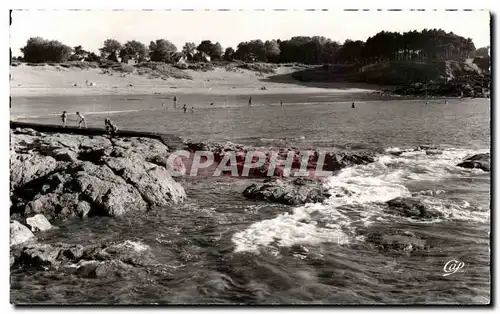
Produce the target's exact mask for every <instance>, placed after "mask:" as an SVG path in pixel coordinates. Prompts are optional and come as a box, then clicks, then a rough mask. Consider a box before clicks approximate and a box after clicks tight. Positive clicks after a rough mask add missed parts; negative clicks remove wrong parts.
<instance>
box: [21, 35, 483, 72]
mask: <svg viewBox="0 0 500 314" xmlns="http://www.w3.org/2000/svg"><path fill="white" fill-rule="evenodd" d="M21 51H22V53H23V54H24V60H25V61H27V62H65V61H67V60H89V61H94V60H96V59H98V58H99V56H97V55H96V54H95V53H93V52H88V51H85V50H83V49H82V47H81V46H77V47H74V48H71V47H69V46H66V45H64V44H62V43H60V42H59V41H54V40H52V41H48V40H45V39H43V38H40V37H36V38H30V39H29V40H28V42H27V43H26V46H25V47H23V48H22V49H21ZM99 52H100V57H101V58H106V59H109V60H114V61H118V60H119V59H118V58H121V60H123V61H125V60H128V59H130V58H133V59H135V60H137V61H139V62H141V61H144V60H151V61H159V62H176V61H178V60H179V58H180V57H182V56H185V57H186V58H187V59H188V60H200V56H208V57H210V59H211V60H214V61H216V60H227V61H231V60H241V61H246V62H254V61H260V62H273V63H290V62H297V63H305V64H331V63H350V64H351V63H363V64H367V63H375V62H382V61H395V60H445V59H446V60H457V61H463V60H465V59H466V58H468V57H473V56H475V55H478V56H488V55H489V47H483V48H480V49H477V50H476V48H475V46H474V43H473V42H472V39H470V38H464V37H462V36H459V35H456V34H454V33H453V32H451V33H447V32H445V31H444V30H441V29H430V30H428V29H424V30H423V31H420V32H419V31H409V32H405V33H398V32H386V31H382V32H379V33H377V34H376V35H375V36H372V37H369V38H368V39H367V40H366V41H361V40H357V41H353V40H349V39H348V40H346V41H345V42H344V43H343V44H340V43H338V42H336V41H333V40H331V39H329V38H325V37H322V36H314V37H306V36H296V37H292V38H291V39H289V40H283V41H282V40H279V39H278V40H268V41H265V42H263V41H262V40H260V39H257V40H251V41H247V42H241V43H240V44H238V46H237V48H236V50H234V49H233V48H231V47H228V48H226V49H225V51H224V50H223V48H222V46H221V44H220V43H218V42H216V43H212V42H211V41H210V40H204V41H202V42H201V43H200V44H199V45H198V46H196V44H195V43H192V42H187V43H186V44H185V45H184V46H183V47H182V49H181V51H178V50H177V47H176V46H175V45H174V44H173V43H171V42H170V41H168V40H165V39H158V40H156V41H151V42H150V44H149V46H147V47H146V45H145V44H143V43H141V42H139V41H136V40H131V41H127V42H126V43H125V44H121V43H120V42H118V41H117V40H115V39H107V40H106V41H104V45H103V47H102V48H100V49H99ZM201 60H203V58H201Z"/></svg>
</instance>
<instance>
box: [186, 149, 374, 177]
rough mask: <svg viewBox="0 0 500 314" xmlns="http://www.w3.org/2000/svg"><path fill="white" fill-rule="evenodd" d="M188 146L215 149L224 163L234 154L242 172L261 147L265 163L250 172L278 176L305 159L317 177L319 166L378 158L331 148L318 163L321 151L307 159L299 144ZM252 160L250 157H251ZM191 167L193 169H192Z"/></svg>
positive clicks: (339, 166)
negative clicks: (288, 162) (274, 162)
mask: <svg viewBox="0 0 500 314" xmlns="http://www.w3.org/2000/svg"><path fill="white" fill-rule="evenodd" d="M187 149H188V150H190V151H191V152H197V151H204V152H212V153H213V157H214V161H215V163H220V162H221V161H222V160H223V159H224V157H225V156H226V155H227V154H234V155H235V159H236V162H237V167H236V168H237V169H238V173H239V175H241V174H242V171H243V169H244V165H245V162H246V156H247V153H248V152H254V151H256V150H257V151H259V152H260V153H262V154H263V155H264V156H265V161H264V164H263V165H262V166H259V167H257V168H251V169H250V171H249V175H250V176H253V177H267V176H276V177H284V176H289V175H294V174H295V173H296V172H298V171H299V169H301V166H302V162H304V163H307V164H305V165H304V166H305V167H304V168H305V170H306V171H307V172H309V174H308V175H305V176H306V177H309V178H314V177H316V176H317V174H316V170H324V171H338V170H340V169H343V168H346V167H351V166H354V165H362V164H367V163H371V162H373V161H374V156H373V154H371V153H356V154H355V153H346V152H329V153H327V154H326V156H325V159H324V163H323V164H322V165H319V166H318V167H317V163H318V161H319V156H320V155H319V153H318V152H311V151H308V153H309V154H308V156H309V158H308V159H307V160H304V161H303V158H302V156H303V154H304V155H305V153H306V151H300V150H298V149H296V148H290V149H279V150H269V149H267V150H266V149H256V148H252V147H246V146H243V145H239V144H235V143H232V142H227V143H206V142H201V143H188V144H187ZM288 158H290V160H291V169H287V170H290V171H289V172H287V171H285V167H284V164H285V161H286V160H287V159H288ZM273 159H277V161H278V164H277V165H276V167H273V166H272V160H273ZM257 160H258V157H257V156H254V158H253V160H252V163H255V162H257ZM249 162H250V160H249ZM188 171H189V170H188Z"/></svg>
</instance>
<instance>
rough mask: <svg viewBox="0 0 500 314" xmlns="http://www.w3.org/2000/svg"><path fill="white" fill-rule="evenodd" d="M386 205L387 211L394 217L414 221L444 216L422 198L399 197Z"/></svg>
mask: <svg viewBox="0 0 500 314" xmlns="http://www.w3.org/2000/svg"><path fill="white" fill-rule="evenodd" d="M386 204H387V209H386V211H387V212H389V213H390V214H393V215H398V216H403V217H408V218H414V219H433V218H442V217H443V216H444V215H443V213H441V212H439V211H437V210H435V209H433V208H432V207H431V206H430V205H429V204H426V203H425V202H424V201H422V199H420V198H412V197H397V198H394V199H392V200H390V201H387V202H386Z"/></svg>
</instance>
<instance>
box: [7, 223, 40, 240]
mask: <svg viewBox="0 0 500 314" xmlns="http://www.w3.org/2000/svg"><path fill="white" fill-rule="evenodd" d="M34 238H35V235H34V234H33V232H31V231H30V229H28V227H26V226H24V225H22V224H21V223H20V222H18V221H15V220H11V221H10V245H11V246H12V245H18V244H21V243H24V242H26V241H29V240H33V239H34Z"/></svg>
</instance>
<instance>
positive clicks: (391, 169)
mask: <svg viewBox="0 0 500 314" xmlns="http://www.w3.org/2000/svg"><path fill="white" fill-rule="evenodd" d="M389 150H390V151H393V152H394V151H401V149H400V148H397V147H393V148H390V149H389ZM473 153H479V152H478V151H467V150H461V149H445V150H443V151H442V152H441V153H440V154H427V153H426V152H425V151H424V150H422V151H416V152H408V153H403V154H401V155H400V156H393V155H380V156H378V157H377V158H376V160H375V162H373V163H370V164H367V165H358V166H354V167H350V168H345V169H343V170H341V171H340V172H339V173H338V174H337V175H335V176H332V177H329V178H327V179H326V180H325V182H324V185H325V187H326V188H327V189H328V190H329V191H330V193H331V195H332V196H331V197H330V198H329V199H328V200H326V201H324V202H323V203H316V204H307V205H304V206H300V207H297V208H295V209H294V210H293V213H291V214H288V213H283V214H280V215H278V216H277V217H276V218H274V219H269V220H264V221H260V222H257V223H254V224H252V225H250V226H249V227H248V228H247V229H246V230H244V231H242V232H238V233H236V234H234V235H233V237H232V241H233V243H234V244H235V246H236V249H235V251H236V252H241V251H250V252H255V253H258V252H259V249H261V248H267V249H271V250H275V249H276V247H277V246H278V247H279V246H284V247H290V246H292V245H299V244H308V245H317V244H319V243H322V242H329V243H338V244H341V245H342V244H348V243H350V242H353V241H359V240H362V238H360V237H359V236H358V235H356V233H355V231H356V228H357V227H358V226H365V227H366V226H369V225H370V224H372V223H374V222H380V221H382V222H383V221H387V220H388V219H389V218H391V217H390V216H388V215H387V214H386V213H385V212H384V206H385V205H383V204H382V203H384V202H387V201H389V200H391V199H394V198H396V197H412V193H411V192H410V191H409V190H408V188H407V187H406V186H405V184H406V183H409V182H414V181H422V180H440V179H443V178H447V177H453V176H469V175H471V174H474V173H476V172H477V171H482V170H477V169H462V168H459V167H456V164H457V163H459V162H460V161H461V160H463V158H465V157H466V156H467V155H470V154H473ZM471 170H474V171H471ZM475 171H476V172H475ZM443 192H444V191H435V194H439V193H443ZM425 194H426V192H424V193H421V194H420V195H421V196H422V197H425ZM428 199H430V200H431V201H432V202H434V203H432V204H430V203H429V204H430V206H431V207H432V208H433V209H435V210H438V211H440V212H442V213H443V214H444V216H445V219H461V220H471V221H481V222H486V221H488V219H489V213H488V212H486V213H485V212H471V211H470V210H468V209H467V206H466V205H467V204H465V203H464V204H456V203H453V202H452V201H446V200H440V199H435V198H432V197H428ZM346 206H347V207H346ZM392 219H394V217H392ZM403 219H407V218H403ZM436 221H438V220H432V221H428V222H429V223H434V222H436ZM319 222H322V224H320V223H319ZM418 222H421V223H424V222H422V221H418Z"/></svg>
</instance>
